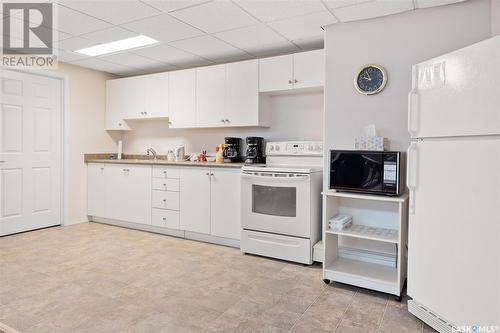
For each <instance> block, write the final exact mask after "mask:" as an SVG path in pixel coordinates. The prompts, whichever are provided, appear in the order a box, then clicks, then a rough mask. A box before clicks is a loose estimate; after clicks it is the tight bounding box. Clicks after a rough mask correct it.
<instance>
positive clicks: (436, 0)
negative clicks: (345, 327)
mask: <svg viewBox="0 0 500 333" xmlns="http://www.w3.org/2000/svg"><path fill="white" fill-rule="evenodd" d="M463 1H465V0H415V7H416V8H428V7H436V6H443V5H449V4H452V3H457V2H463ZM497 1H498V0H497Z"/></svg>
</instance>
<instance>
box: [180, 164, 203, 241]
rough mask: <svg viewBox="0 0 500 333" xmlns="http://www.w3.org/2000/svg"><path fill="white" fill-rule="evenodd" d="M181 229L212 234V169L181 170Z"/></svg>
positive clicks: (187, 168)
mask: <svg viewBox="0 0 500 333" xmlns="http://www.w3.org/2000/svg"><path fill="white" fill-rule="evenodd" d="M180 229H182V230H186V231H193V232H198V233H202V234H210V168H203V167H185V168H181V172H180Z"/></svg>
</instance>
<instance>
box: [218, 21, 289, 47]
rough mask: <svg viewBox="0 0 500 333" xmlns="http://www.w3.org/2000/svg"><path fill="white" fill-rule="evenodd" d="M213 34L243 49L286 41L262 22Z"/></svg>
mask: <svg viewBox="0 0 500 333" xmlns="http://www.w3.org/2000/svg"><path fill="white" fill-rule="evenodd" d="M214 36H216V37H217V38H220V39H222V40H223V41H225V42H228V43H229V44H231V45H234V46H236V47H239V48H240V49H244V50H247V49H252V48H259V47H262V46H267V45H270V44H279V43H284V42H287V40H286V39H285V38H283V37H282V36H280V35H279V34H278V33H276V32H275V31H274V30H272V29H271V28H269V27H268V26H266V25H265V24H263V23H260V24H257V25H252V26H249V27H243V28H239V29H234V30H229V31H223V32H219V33H216V34H214Z"/></svg>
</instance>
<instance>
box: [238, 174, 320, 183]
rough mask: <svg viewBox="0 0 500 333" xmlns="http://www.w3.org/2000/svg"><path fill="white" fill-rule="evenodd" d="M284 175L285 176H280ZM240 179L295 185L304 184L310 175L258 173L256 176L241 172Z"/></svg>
mask: <svg viewBox="0 0 500 333" xmlns="http://www.w3.org/2000/svg"><path fill="white" fill-rule="evenodd" d="M282 175H286V176H282ZM241 177H242V178H244V179H253V180H260V181H262V180H264V181H265V180H268V181H271V182H275V183H297V182H305V181H309V179H310V178H311V176H310V175H306V174H301V173H294V174H282V173H273V172H266V173H264V172H260V173H259V174H258V175H256V174H254V173H253V172H252V173H247V172H242V173H241Z"/></svg>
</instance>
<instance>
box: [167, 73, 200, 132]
mask: <svg viewBox="0 0 500 333" xmlns="http://www.w3.org/2000/svg"><path fill="white" fill-rule="evenodd" d="M169 74H170V77H169V97H170V98H169V123H170V128H192V127H195V126H196V69H194V68H193V69H187V70H181V71H174V72H170V73H169Z"/></svg>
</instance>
